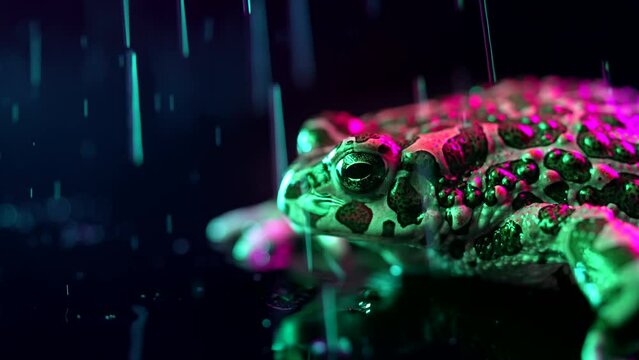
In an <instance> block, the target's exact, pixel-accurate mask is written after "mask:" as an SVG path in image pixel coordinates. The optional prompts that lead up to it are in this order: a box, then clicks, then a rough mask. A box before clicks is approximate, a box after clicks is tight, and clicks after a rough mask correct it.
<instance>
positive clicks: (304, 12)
mask: <svg viewBox="0 0 639 360" xmlns="http://www.w3.org/2000/svg"><path fill="white" fill-rule="evenodd" d="M288 5H289V8H288V9H289V21H290V36H291V72H292V76H293V83H294V84H295V86H296V87H298V88H309V87H311V86H312V85H313V83H314V82H315V53H314V51H313V31H312V29H311V16H310V14H309V9H308V0H295V1H289V2H288Z"/></svg>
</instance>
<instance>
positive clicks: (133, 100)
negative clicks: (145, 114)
mask: <svg viewBox="0 0 639 360" xmlns="http://www.w3.org/2000/svg"><path fill="white" fill-rule="evenodd" d="M126 67H127V71H126V74H127V82H126V85H127V89H126V90H127V110H128V111H127V115H128V116H127V117H128V119H127V120H128V122H127V123H128V127H129V136H130V138H129V140H130V142H129V153H130V157H131V161H132V162H133V164H134V165H135V166H140V165H142V163H144V150H143V147H142V116H141V114H140V92H139V88H138V64H137V57H136V55H135V51H133V50H127V52H126Z"/></svg>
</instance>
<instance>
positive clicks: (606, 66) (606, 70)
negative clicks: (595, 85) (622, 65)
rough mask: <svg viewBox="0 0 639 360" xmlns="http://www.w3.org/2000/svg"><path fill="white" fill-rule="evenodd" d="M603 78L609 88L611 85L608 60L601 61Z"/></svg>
mask: <svg viewBox="0 0 639 360" xmlns="http://www.w3.org/2000/svg"><path fill="white" fill-rule="evenodd" d="M601 77H602V79H603V81H604V83H605V84H606V85H607V86H609V85H610V65H609V64H608V61H607V60H602V61H601Z"/></svg>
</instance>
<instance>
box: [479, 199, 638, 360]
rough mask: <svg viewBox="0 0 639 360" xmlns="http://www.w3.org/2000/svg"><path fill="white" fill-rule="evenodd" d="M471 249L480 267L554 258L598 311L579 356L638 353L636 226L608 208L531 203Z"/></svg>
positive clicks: (595, 357) (585, 357)
mask: <svg viewBox="0 0 639 360" xmlns="http://www.w3.org/2000/svg"><path fill="white" fill-rule="evenodd" d="M472 245H473V247H474V253H475V254H476V256H477V258H478V259H479V260H480V261H479V263H480V264H481V263H484V265H487V267H484V268H485V269H489V268H490V266H489V265H491V264H495V265H498V264H499V263H500V261H502V259H504V258H512V259H510V260H512V261H511V262H518V263H521V264H523V263H527V262H533V263H535V262H538V261H540V260H542V255H543V254H559V255H560V256H561V257H562V258H563V260H564V261H567V263H568V264H569V266H570V268H571V270H572V273H573V275H574V277H575V279H576V280H577V283H578V285H579V287H580V289H581V290H582V292H583V293H584V295H585V296H586V297H587V299H588V301H589V302H590V304H591V306H592V308H593V309H594V310H595V311H596V313H597V322H596V324H595V325H594V326H593V328H592V330H591V331H590V333H589V334H588V336H587V339H586V343H585V345H584V348H583V350H582V358H583V359H608V358H611V356H613V355H616V356H622V358H624V357H623V356H628V355H629V354H632V353H633V352H637V350H639V346H637V345H639V228H638V227H637V226H635V225H632V224H630V223H627V222H624V221H622V220H620V219H618V218H616V217H615V215H614V213H613V211H612V210H611V209H609V208H607V207H596V206H590V205H582V206H575V207H573V206H568V205H565V204H543V203H534V204H530V205H528V206H526V207H524V208H522V209H520V210H518V211H517V212H515V213H514V214H512V215H511V216H509V217H508V218H506V219H505V220H504V221H503V223H502V225H501V226H500V227H499V228H498V229H497V230H495V231H494V232H493V233H490V234H486V235H483V236H481V237H479V238H478V239H475V240H474V241H473V243H472ZM557 260H558V259H557ZM498 270H499V269H498ZM522 281H523V280H522ZM616 358H617V357H615V359H616Z"/></svg>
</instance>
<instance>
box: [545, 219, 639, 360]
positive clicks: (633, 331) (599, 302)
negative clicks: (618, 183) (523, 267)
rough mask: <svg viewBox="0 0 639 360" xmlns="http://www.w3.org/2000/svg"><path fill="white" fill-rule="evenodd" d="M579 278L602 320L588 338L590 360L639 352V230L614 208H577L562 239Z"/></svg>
mask: <svg viewBox="0 0 639 360" xmlns="http://www.w3.org/2000/svg"><path fill="white" fill-rule="evenodd" d="M557 241H558V244H559V245H560V246H561V247H562V249H563V251H562V252H563V253H564V254H565V255H566V258H567V259H568V262H569V264H570V266H571V268H572V269H573V273H574V276H575V279H576V280H577V282H578V284H579V287H580V288H581V289H582V291H583V292H584V294H585V295H586V297H587V298H588V300H589V302H590V304H591V305H592V306H593V308H594V309H595V310H596V311H597V316H598V321H597V323H596V324H595V325H594V326H593V328H592V330H591V332H590V334H589V335H588V337H587V339H586V344H585V346H584V349H583V352H582V358H584V359H602V358H608V357H609V356H611V354H612V355H614V354H619V355H628V354H629V353H633V352H635V353H637V352H638V351H639V228H638V227H637V226H635V225H632V224H629V223H626V222H623V221H621V220H619V219H617V218H615V217H614V216H613V214H612V212H611V211H610V210H609V209H608V208H601V207H591V206H583V207H579V208H577V209H576V210H575V212H574V213H573V214H571V216H570V217H568V218H567V219H566V221H565V223H564V224H563V225H562V227H561V231H560V232H559V233H558V237H557Z"/></svg>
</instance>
